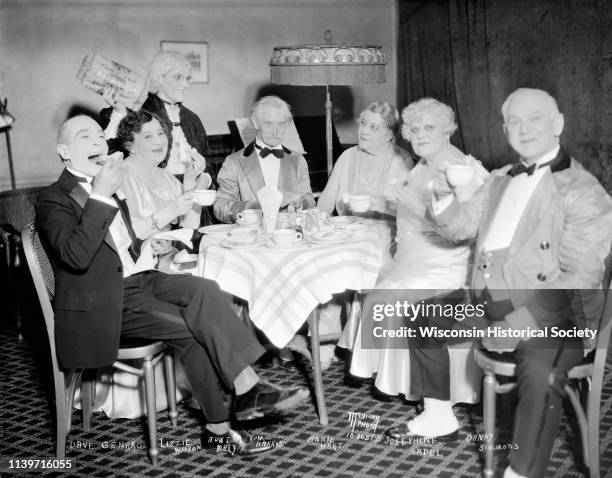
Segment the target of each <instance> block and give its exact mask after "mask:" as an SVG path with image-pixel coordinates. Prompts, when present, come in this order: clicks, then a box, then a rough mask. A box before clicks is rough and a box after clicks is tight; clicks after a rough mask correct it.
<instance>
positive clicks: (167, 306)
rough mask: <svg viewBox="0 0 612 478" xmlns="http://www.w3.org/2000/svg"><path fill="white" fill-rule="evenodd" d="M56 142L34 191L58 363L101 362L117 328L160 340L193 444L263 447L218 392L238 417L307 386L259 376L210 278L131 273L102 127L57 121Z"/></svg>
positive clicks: (133, 243) (243, 332) (285, 401)
mask: <svg viewBox="0 0 612 478" xmlns="http://www.w3.org/2000/svg"><path fill="white" fill-rule="evenodd" d="M57 150H58V152H59V154H60V156H61V158H62V161H63V162H64V165H65V169H64V171H63V172H62V174H61V176H60V178H59V179H58V181H57V182H55V183H54V184H52V185H51V186H49V187H48V188H47V189H46V190H45V191H43V192H42V193H41V194H40V196H39V198H38V201H37V204H36V224H37V227H38V228H39V230H40V232H41V237H42V239H43V243H44V245H45V248H46V249H47V251H48V253H49V255H50V256H51V258H52V263H53V264H54V271H55V284H56V290H55V300H54V310H55V322H56V325H55V341H56V350H57V355H58V360H59V363H60V366H61V367H62V368H65V369H93V368H100V367H107V366H109V365H111V364H112V363H113V362H114V361H115V359H116V357H117V350H118V347H119V339H120V337H137V338H146V339H152V340H163V341H165V342H166V343H168V345H170V346H171V347H173V348H174V349H175V350H176V352H177V356H178V357H179V359H180V360H181V362H182V364H183V367H184V370H185V373H186V375H187V378H188V380H189V384H190V385H191V389H192V392H193V395H194V397H195V399H196V400H197V401H198V403H199V405H200V407H201V409H202V411H203V414H204V417H205V419H206V421H207V424H206V427H205V431H204V440H203V447H204V446H206V445H207V443H212V442H215V443H216V442H217V441H218V440H216V439H218V438H220V437H222V439H223V440H224V441H227V442H229V443H228V445H230V447H231V448H232V449H233V450H235V451H237V452H238V453H243V454H255V453H261V452H264V451H268V450H269V449H270V446H269V442H268V443H265V442H264V441H262V440H257V439H255V438H254V437H253V436H252V435H249V434H248V433H247V432H245V431H242V430H241V431H235V430H233V429H232V428H231V427H230V422H229V419H230V411H229V410H228V408H227V406H226V405H225V403H224V395H223V391H224V390H227V391H230V390H232V391H233V392H234V394H235V398H234V410H233V411H234V414H235V417H236V418H237V419H238V420H246V419H250V418H256V417H261V416H264V415H266V414H270V413H277V412H278V411H279V410H283V409H286V408H288V407H290V406H292V405H294V404H295V403H297V402H299V401H301V400H303V399H304V398H305V397H306V396H307V395H308V392H307V390H305V389H281V388H279V387H276V386H273V385H271V384H268V383H265V382H263V381H261V380H259V378H258V376H257V374H256V373H255V371H254V370H253V369H252V368H251V366H250V364H251V363H252V362H254V361H255V360H256V359H257V358H258V357H259V356H260V355H261V354H262V353H263V349H262V347H261V346H260V345H259V343H258V342H257V341H256V339H255V338H254V337H253V336H252V335H251V333H250V331H249V330H248V329H247V328H246V327H245V326H244V325H243V324H242V323H241V322H240V320H239V319H238V317H237V316H236V315H235V313H234V312H233V309H232V307H231V298H230V296H228V295H227V294H225V293H224V292H222V291H221V290H220V289H219V287H218V286H217V284H216V283H215V282H212V281H208V280H205V279H202V278H197V277H194V276H191V275H167V274H164V273H162V272H159V271H157V270H147V271H144V272H136V269H135V267H136V262H137V260H138V255H139V250H140V246H141V244H140V241H139V240H138V239H137V237H136V235H135V233H134V231H133V229H132V225H131V222H130V217H129V211H128V210H127V207H126V206H125V202H124V201H123V200H121V199H120V197H119V196H120V195H121V194H120V191H119V190H118V187H119V184H120V181H121V161H122V158H121V153H115V154H118V155H119V157H114V155H112V156H107V155H106V153H107V152H108V147H107V143H106V140H105V137H104V132H103V131H102V128H100V126H99V125H98V124H97V123H96V122H95V121H94V120H93V119H91V118H89V117H87V116H77V117H74V118H72V119H69V120H68V121H66V122H65V123H64V124H63V125H62V126H61V127H60V129H59V132H58V136H57ZM94 178H95V181H94ZM207 438H210V440H207ZM212 438H215V440H213V439H212Z"/></svg>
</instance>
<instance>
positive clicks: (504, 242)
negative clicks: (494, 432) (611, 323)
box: [387, 88, 612, 477]
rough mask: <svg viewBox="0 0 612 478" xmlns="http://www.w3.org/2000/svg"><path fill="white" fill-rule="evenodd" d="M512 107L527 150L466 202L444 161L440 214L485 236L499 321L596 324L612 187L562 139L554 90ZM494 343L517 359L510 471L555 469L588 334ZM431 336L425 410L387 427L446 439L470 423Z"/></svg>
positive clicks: (480, 275) (442, 225)
mask: <svg viewBox="0 0 612 478" xmlns="http://www.w3.org/2000/svg"><path fill="white" fill-rule="evenodd" d="M501 110H502V115H503V119H504V132H505V134H506V137H507V138H508V142H509V143H510V146H512V148H513V149H514V150H515V151H516V152H517V153H518V154H519V156H520V161H519V162H517V163H516V164H514V165H508V166H505V167H503V168H501V169H499V170H496V171H493V172H492V173H491V175H490V177H489V179H488V181H487V182H486V183H485V184H484V185H483V186H482V187H481V188H480V189H479V190H478V191H477V192H476V193H475V195H474V196H473V197H472V198H471V199H469V200H467V201H465V202H461V201H459V200H458V199H457V198H456V197H455V195H454V190H453V188H452V187H451V186H450V184H449V183H448V181H447V179H446V176H445V175H444V173H440V174H439V175H438V176H437V177H436V178H435V181H434V193H435V195H434V199H433V201H432V204H431V207H430V211H429V216H430V218H431V220H432V221H433V222H434V224H435V225H436V226H437V227H438V229H439V231H440V232H441V234H443V235H444V236H446V237H448V238H450V239H453V240H464V239H468V238H476V248H475V253H476V257H475V260H474V269H473V273H472V294H473V296H474V297H475V298H476V300H477V301H478V302H479V303H480V304H482V305H484V306H486V314H485V315H486V320H487V322H488V324H489V327H491V326H494V327H498V329H497V330H509V329H513V330H518V331H524V332H530V331H531V332H534V331H544V330H548V331H550V327H551V326H556V327H559V328H561V329H572V328H573V327H575V326H576V325H577V324H578V325H584V324H585V322H581V321H582V320H584V319H586V324H587V325H588V326H590V327H591V328H596V327H597V325H596V324H597V322H596V320H597V319H598V317H599V314H600V312H601V307H602V305H603V300H602V299H603V292H602V291H601V287H602V278H603V272H604V260H605V258H606V256H607V255H608V253H609V251H610V244H611V241H612V199H611V198H610V196H609V195H608V194H607V193H606V191H605V190H604V189H603V188H602V187H601V185H600V184H599V182H598V181H597V179H595V178H594V177H593V176H592V175H591V174H590V173H588V172H587V171H586V170H585V169H584V168H583V167H582V166H581V165H580V163H578V162H577V161H576V160H575V159H573V158H572V157H570V155H569V154H568V153H567V152H566V151H565V149H563V147H561V146H560V144H559V137H560V135H561V131H562V130H563V124H564V119H563V115H562V114H561V113H560V112H559V109H558V107H557V103H556V101H555V100H554V98H553V97H552V96H550V95H549V94H548V93H546V92H544V91H542V90H537V89H528V88H520V89H518V90H516V91H514V92H513V93H512V94H510V95H509V96H508V98H507V99H506V100H505V102H504V103H503V105H502V109H501ZM577 299H580V300H577ZM577 303H580V304H581V306H582V307H581V310H577V307H576V304H577ZM446 320H448V319H446ZM453 322H454V321H453ZM462 326H463V324H460V323H454V324H452V325H449V327H454V328H458V327H462ZM481 326H483V327H486V323H482V324H481ZM546 327H548V329H546ZM490 330H492V329H490ZM421 339H422V338H421ZM483 344H484V346H485V347H486V348H487V349H489V350H491V351H495V352H512V353H513V354H514V355H515V357H514V359H515V361H516V363H517V379H518V398H519V401H518V405H517V409H516V413H515V417H514V420H515V425H514V435H513V440H512V441H513V443H514V444H515V445H516V447H517V448H515V449H512V451H511V452H510V457H509V461H510V465H509V466H508V468H507V469H506V471H505V475H504V476H505V477H516V476H529V477H540V476H543V475H544V473H545V472H546V466H547V463H548V458H549V455H550V452H551V449H552V445H553V441H554V437H555V435H556V433H557V429H558V425H559V421H560V414H561V402H562V397H563V385H564V383H565V382H566V381H567V370H569V369H570V368H571V367H572V366H574V365H576V364H578V363H580V361H581V360H582V358H583V344H582V342H581V341H580V340H577V341H576V340H574V341H572V340H564V339H559V338H555V337H552V336H551V335H546V336H544V337H538V336H537V334H535V333H534V334H531V335H526V336H525V337H523V338H520V337H519V338H515V337H512V338H505V337H503V336H502V334H497V336H492V337H490V338H485V339H483ZM420 345H421V347H418V346H416V347H411V358H414V362H413V366H414V369H413V370H415V376H416V377H417V378H418V380H415V382H416V383H415V387H416V388H418V390H415V392H416V393H418V394H420V395H421V396H423V397H426V398H424V405H425V409H424V412H423V413H421V414H420V415H418V416H417V417H416V418H414V419H412V420H410V421H409V422H408V423H403V424H400V425H399V426H398V427H395V428H393V429H390V430H387V434H389V435H391V436H394V437H396V438H400V437H408V436H414V435H420V436H429V437H433V436H437V437H438V438H442V439H443V438H446V437H450V436H452V435H453V434H454V433H455V432H456V431H457V429H458V428H459V424H458V422H457V420H456V418H455V416H454V414H453V411H452V408H451V404H450V401H449V387H448V377H449V375H448V370H438V369H436V360H435V354H436V353H445V352H446V350H445V349H444V348H437V349H436V348H434V347H425V346H423V340H420ZM419 382H420V383H419Z"/></svg>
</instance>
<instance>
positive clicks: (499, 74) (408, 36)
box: [398, 0, 612, 192]
mask: <svg viewBox="0 0 612 478" xmlns="http://www.w3.org/2000/svg"><path fill="white" fill-rule="evenodd" d="M611 6H612V5H611V4H610V2H609V1H606V0H539V1H533V0H514V1H507V0H438V1H433V2H426V1H421V2H417V1H409V0H400V3H399V17H400V18H399V20H400V28H399V45H398V56H399V58H398V75H399V77H398V105H400V107H403V106H406V105H407V104H408V103H410V102H411V101H414V100H416V99H418V98H421V97H423V96H432V97H434V98H437V99H439V100H441V101H443V102H445V103H447V104H449V105H450V106H451V107H453V109H454V110H455V112H456V113H457V119H458V124H459V129H458V131H457V133H456V134H455V135H454V136H453V138H452V141H453V143H454V144H456V145H457V147H459V148H460V149H461V150H462V151H464V152H466V153H471V154H472V155H474V156H475V157H477V158H478V159H480V160H481V161H482V162H483V164H484V165H485V166H486V167H487V168H489V169H494V168H497V167H500V166H502V165H504V164H507V163H508V162H511V161H513V160H514V158H515V157H516V155H515V154H514V153H513V152H512V150H511V148H510V147H509V146H508V144H507V141H506V139H505V137H504V135H503V131H502V118H501V113H500V107H501V104H502V102H503V100H504V99H505V98H506V96H508V94H510V93H511V92H512V91H514V90H515V89H516V88H519V87H533V88H540V89H543V90H546V91H548V92H549V93H550V94H552V95H553V96H554V97H555V98H556V99H557V101H558V103H559V108H560V110H561V112H562V113H563V114H564V116H565V128H564V131H563V134H562V136H561V143H562V144H563V145H564V146H565V147H566V148H567V149H568V151H569V152H570V154H572V155H573V156H574V157H575V158H576V159H577V160H578V161H580V162H581V163H582V164H583V165H584V166H585V167H586V168H587V169H589V170H590V171H591V172H592V173H593V174H595V176H597V177H598V178H599V179H600V180H601V181H602V183H603V184H604V186H605V187H606V189H607V190H608V192H611V191H612V164H611V163H612V142H611V140H610V133H611V129H612V127H611V125H612V93H611V91H612V8H610V7H611Z"/></svg>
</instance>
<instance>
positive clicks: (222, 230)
mask: <svg viewBox="0 0 612 478" xmlns="http://www.w3.org/2000/svg"><path fill="white" fill-rule="evenodd" d="M235 227H236V226H235V225H234V224H211V225H210V226H203V227H200V228H199V229H198V232H201V233H202V234H227V233H228V232H229V231H231V230H232V229H234V228H235Z"/></svg>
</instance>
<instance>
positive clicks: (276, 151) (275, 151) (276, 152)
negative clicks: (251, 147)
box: [255, 145, 285, 158]
mask: <svg viewBox="0 0 612 478" xmlns="http://www.w3.org/2000/svg"><path fill="white" fill-rule="evenodd" d="M255 147H256V148H257V149H258V150H259V155H260V156H261V157H262V158H265V157H267V156H268V155H269V154H273V155H274V156H276V157H277V158H284V157H285V152H284V151H283V150H282V149H270V148H262V147H261V146H259V145H255Z"/></svg>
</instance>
